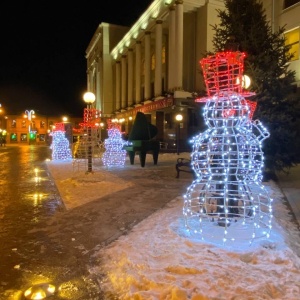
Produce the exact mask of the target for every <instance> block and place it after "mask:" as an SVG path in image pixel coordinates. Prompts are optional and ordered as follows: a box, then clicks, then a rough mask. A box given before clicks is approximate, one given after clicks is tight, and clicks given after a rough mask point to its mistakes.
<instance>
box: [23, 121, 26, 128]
mask: <svg viewBox="0 0 300 300" xmlns="http://www.w3.org/2000/svg"><path fill="white" fill-rule="evenodd" d="M25 127H26V121H25V120H23V121H22V128H25Z"/></svg>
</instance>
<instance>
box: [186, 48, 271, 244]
mask: <svg viewBox="0 0 300 300" xmlns="http://www.w3.org/2000/svg"><path fill="white" fill-rule="evenodd" d="M243 59H244V54H243V53H241V52H221V53H217V54H216V55H215V56H211V57H208V58H206V59H203V60H202V61H201V65H202V67H203V70H204V78H205V82H206V87H207V90H208V95H209V97H206V98H204V100H203V99H200V100H199V102H204V101H205V102H206V105H205V107H204V110H203V111H204V112H203V116H204V120H205V122H206V125H207V127H208V129H207V130H206V131H205V132H204V133H200V134H198V135H197V136H195V137H194V138H193V139H192V140H191V143H192V145H193V152H192V153H191V161H192V167H193V169H194V171H195V173H196V175H197V180H194V181H193V183H192V184H191V186H190V187H188V188H187V191H186V194H185V195H184V207H183V215H184V218H185V225H186V228H187V229H188V230H189V231H190V232H199V233H200V235H201V239H203V240H210V239H211V238H212V237H213V238H214V239H215V238H216V237H218V238H219V239H220V241H222V242H223V243H229V242H236V241H238V240H239V239H240V238H242V239H246V240H247V242H249V244H251V243H252V240H253V239H254V238H258V237H267V236H268V235H269V232H270V230H271V227H272V226H271V221H272V207H271V203H272V199H271V198H270V196H269V194H268V191H267V190H266V189H265V188H264V186H263V185H262V168H263V159H264V155H263V152H262V141H263V140H264V139H266V138H267V137H269V132H268V131H267V129H266V128H265V127H264V126H262V124H261V123H260V122H259V121H258V120H255V121H252V119H251V117H252V115H253V109H255V106H253V105H252V104H251V105H252V106H250V104H249V102H248V101H247V100H246V99H245V98H244V96H243V91H242V87H241V85H240V84H238V83H236V78H237V77H241V76H242V72H243ZM215 74H218V77H216V76H215ZM247 95H249V93H247ZM253 107H254V108H253ZM195 193H198V195H196V196H195ZM215 225H219V226H215ZM241 232H243V235H242V234H240V233H241ZM245 232H246V234H245Z"/></svg>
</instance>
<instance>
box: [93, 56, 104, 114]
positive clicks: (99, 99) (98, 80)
mask: <svg viewBox="0 0 300 300" xmlns="http://www.w3.org/2000/svg"><path fill="white" fill-rule="evenodd" d="M96 70H97V73H96V87H95V88H96V93H95V94H96V101H95V107H96V109H98V110H101V111H102V109H103V108H102V97H103V96H102V95H103V92H102V90H101V87H102V82H103V73H102V70H103V68H102V58H98V59H97V60H96Z"/></svg>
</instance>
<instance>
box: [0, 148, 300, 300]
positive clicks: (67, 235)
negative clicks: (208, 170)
mask: <svg viewBox="0 0 300 300" xmlns="http://www.w3.org/2000/svg"><path fill="white" fill-rule="evenodd" d="M175 157H176V156H175ZM50 158H51V150H50V149H49V147H47V146H34V145H23V146H17V145H16V146H12V145H7V146H6V147H0V197H1V198H0V199H1V201H0V254H1V255H0V300H17V299H24V297H23V292H24V290H26V289H27V288H28V287H30V286H32V285H34V284H41V283H45V282H50V283H52V284H54V285H55V286H56V287H59V291H58V292H57V293H56V294H55V295H54V296H52V297H50V298H49V299H55V300H62V299H65V300H67V299H72V300H93V299H95V300H96V299H97V300H102V299H104V300H113V299H114V300H117V298H116V297H115V296H114V295H113V294H111V295H108V294H105V295H104V294H103V292H102V291H101V278H99V277H97V278H95V277H94V275H93V274H90V273H89V272H88V270H89V269H90V266H93V265H95V264H97V265H98V266H99V265H100V266H101V258H100V259H99V258H97V261H96V258H95V257H96V256H95V255H94V254H95V253H97V252H98V250H99V249H101V248H102V247H105V246H107V245H108V244H109V243H111V242H112V241H114V240H116V239H117V238H119V237H120V236H121V235H124V234H127V233H129V232H130V230H131V229H132V228H133V227H134V226H135V225H136V224H137V223H139V222H140V221H142V220H143V219H145V218H147V217H148V216H150V215H151V214H153V213H154V212H155V211H157V210H158V209H161V208H163V207H164V206H165V205H166V204H167V203H168V202H169V201H171V200H173V199H175V198H176V197H178V196H180V195H182V194H183V193H184V192H185V191H186V187H187V186H188V185H190V183H191V180H192V175H191V174H188V173H182V174H180V179H176V178H175V176H176V171H175V161H176V160H174V163H172V162H170V161H168V162H160V161H159V162H158V166H152V165H150V166H146V167H145V168H140V167H139V166H138V165H136V166H134V168H135V169H136V171H135V172H132V171H130V170H126V169H124V170H121V171H119V172H118V176H119V177H120V178H122V179H124V180H125V179H126V180H127V181H132V182H135V187H134V188H128V189H127V190H126V192H125V191H124V190H123V191H119V192H115V193H113V194H108V195H105V196H103V197H101V198H99V199H95V200H93V201H91V202H89V203H84V204H82V205H80V206H78V207H75V208H72V209H70V210H67V209H66V207H65V206H64V203H63V201H62V199H61V197H60V195H59V192H58V190H57V187H56V185H55V181H54V180H53V178H52V177H51V174H50V173H49V171H48V169H47V164H46V162H45V161H46V159H50ZM132 168H133V167H132ZM152 168H155V172H150V173H151V174H152V175H151V176H152V177H149V176H148V170H150V169H152ZM150 173H149V174H150ZM299 174H300V172H299ZM146 177H147V180H144V178H146ZM281 179H282V178H281ZM299 182H300V181H299ZM285 187H288V186H287V183H286V185H285ZM299 188H300V186H299ZM74 192H75V193H76V191H75V190H74ZM124 194H126V197H124ZM158 195H159V197H158ZM118 300H119V299H118Z"/></svg>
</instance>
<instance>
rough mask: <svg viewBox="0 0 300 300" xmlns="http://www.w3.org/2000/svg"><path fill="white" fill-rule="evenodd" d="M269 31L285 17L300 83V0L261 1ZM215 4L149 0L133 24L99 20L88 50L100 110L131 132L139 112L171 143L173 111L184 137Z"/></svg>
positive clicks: (197, 111)
mask: <svg viewBox="0 0 300 300" xmlns="http://www.w3.org/2000/svg"><path fill="white" fill-rule="evenodd" d="M262 2H263V5H264V7H265V9H266V11H267V16H268V18H269V19H270V22H271V23H272V26H273V28H274V30H276V29H277V28H278V26H279V25H283V24H288V25H287V27H286V29H287V32H286V37H287V38H288V42H289V43H291V44H292V45H293V50H294V51H296V56H295V57H294V60H293V61H292V62H291V64H290V68H292V69H294V70H296V72H297V74H296V77H297V78H296V83H295V84H297V85H298V87H299V85H300V82H299V79H300V74H299V72H300V66H299V23H300V19H299V17H298V18H297V16H299V15H300V1H295V0H294V1H292V0H289V1H288V0H286V1H284V0H276V1H274V0H263V1H262ZM217 9H221V10H224V9H225V6H224V1H223V0H206V1H204V0H154V1H153V2H152V3H151V4H150V6H149V7H148V8H147V10H146V11H145V12H144V13H143V14H142V15H141V16H140V17H139V19H138V20H137V21H136V22H135V23H134V24H133V25H132V27H130V28H126V27H121V26H118V25H113V24H107V23H101V24H100V25H99V27H98V28H97V30H96V32H95V34H94V36H93V38H92V40H91V41H90V43H89V45H88V47H87V50H86V59H87V86H88V90H89V91H91V92H93V93H94V94H95V95H96V101H95V103H94V106H95V108H96V109H98V110H100V111H101V112H102V117H103V118H104V119H105V118H116V119H118V120H120V121H122V131H125V132H128V131H130V128H131V125H132V122H133V120H134V117H135V115H136V113H137V112H138V111H141V112H143V113H145V114H146V115H147V118H148V120H149V122H151V123H152V124H154V125H156V126H157V127H158V132H159V133H158V136H157V138H158V139H159V140H161V141H162V142H165V143H167V144H168V147H171V148H172V147H174V148H176V129H177V126H178V123H177V121H176V119H175V117H176V115H177V114H181V115H182V116H183V119H182V121H180V136H181V137H182V139H183V140H184V141H181V142H180V144H181V145H183V143H184V142H186V141H188V140H189V138H190V137H192V136H194V135H195V133H198V132H199V129H200V128H201V126H202V125H203V124H202V107H201V106H200V104H199V103H195V101H194V99H195V97H197V96H198V95H199V94H200V93H201V92H202V91H203V90H204V83H203V79H202V76H201V71H200V66H199V60H200V59H201V58H203V57H204V55H205V53H206V51H213V44H212V39H213V35H214V31H213V30H212V27H211V25H215V24H218V23H219V19H218V17H217Z"/></svg>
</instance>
